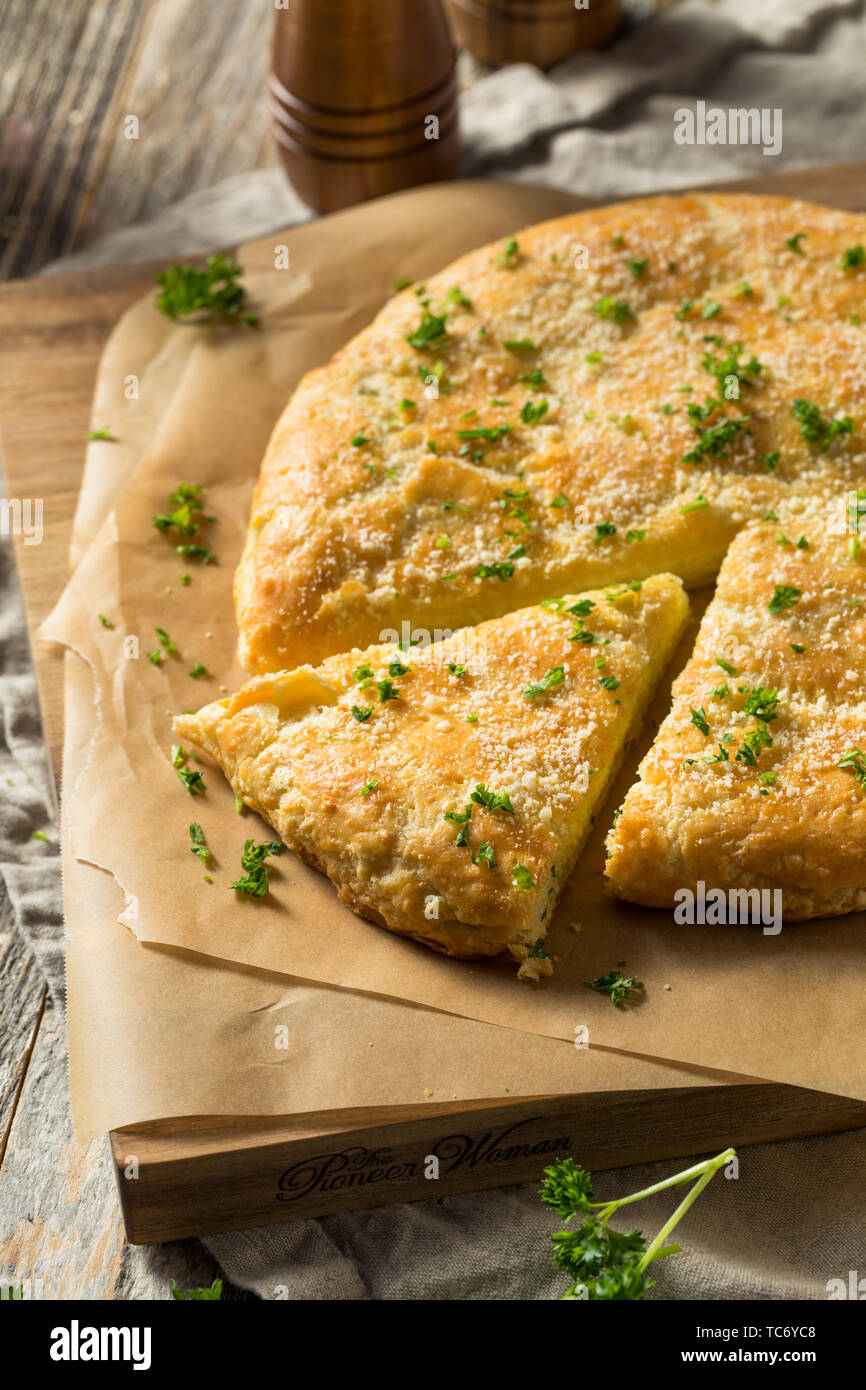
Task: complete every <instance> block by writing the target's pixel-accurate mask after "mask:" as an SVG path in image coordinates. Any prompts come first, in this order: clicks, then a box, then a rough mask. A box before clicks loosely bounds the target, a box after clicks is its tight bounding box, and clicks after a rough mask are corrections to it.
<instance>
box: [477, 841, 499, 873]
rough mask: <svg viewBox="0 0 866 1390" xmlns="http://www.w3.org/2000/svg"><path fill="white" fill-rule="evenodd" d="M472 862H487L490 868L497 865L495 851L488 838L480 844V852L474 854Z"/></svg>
mask: <svg viewBox="0 0 866 1390" xmlns="http://www.w3.org/2000/svg"><path fill="white" fill-rule="evenodd" d="M472 863H473V864H486V865H487V867H488V869H492V868H494V867H495V866H496V854H495V851H494V849H493V846H492V845H491V844H489V843H488V842H487V840H482V842H481V844H480V845H479V846H478V853H477V854H473V855H472Z"/></svg>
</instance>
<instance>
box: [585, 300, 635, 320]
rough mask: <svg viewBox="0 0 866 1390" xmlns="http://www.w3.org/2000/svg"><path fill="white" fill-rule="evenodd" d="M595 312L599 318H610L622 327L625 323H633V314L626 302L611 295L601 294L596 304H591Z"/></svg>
mask: <svg viewBox="0 0 866 1390" xmlns="http://www.w3.org/2000/svg"><path fill="white" fill-rule="evenodd" d="M593 308H594V310H595V313H596V315H597V317H598V318H600V319H612V320H613V322H614V323H618V324H619V325H620V326H621V327H623V326H624V325H625V324H627V323H634V322H635V316H634V314H633V313H632V311H631V309H630V308H629V307H628V305H627V304H625V303H624V302H623V300H621V299H614V298H613V297H612V296H611V295H609V294H606V295H603V296H602V298H601V299H600V300H599V301H598V303H597V304H595V305H593Z"/></svg>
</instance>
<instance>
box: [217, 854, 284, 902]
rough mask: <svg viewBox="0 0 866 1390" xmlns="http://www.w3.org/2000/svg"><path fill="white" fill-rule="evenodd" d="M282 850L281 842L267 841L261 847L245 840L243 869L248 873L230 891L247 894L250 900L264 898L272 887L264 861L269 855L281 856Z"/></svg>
mask: <svg viewBox="0 0 866 1390" xmlns="http://www.w3.org/2000/svg"><path fill="white" fill-rule="evenodd" d="M282 848H283V847H282V845H281V844H280V842H279V840H265V841H263V843H262V844H260V845H257V844H256V843H255V842H254V841H253V840H245V841H244V848H243V853H242V854H241V868H242V869H244V870H246V872H245V874H244V875H242V877H241V878H238V879H235V881H234V883H232V884H230V885H229V887H230V889H233V890H234V891H235V892H237V893H245V894H246V895H247V897H248V898H263V897H264V896H265V894H266V893H267V891H268V888H269V886H270V884H269V881H268V871H267V868H266V866H265V862H264V861H265V860H266V859H267V857H268V855H269V854H279V853H280V851H281V850H282Z"/></svg>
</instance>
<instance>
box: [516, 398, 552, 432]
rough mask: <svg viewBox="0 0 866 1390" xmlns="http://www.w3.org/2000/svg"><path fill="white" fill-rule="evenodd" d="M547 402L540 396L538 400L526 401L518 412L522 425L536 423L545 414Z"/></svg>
mask: <svg viewBox="0 0 866 1390" xmlns="http://www.w3.org/2000/svg"><path fill="white" fill-rule="evenodd" d="M547 411H548V404H547V401H546V400H545V399H544V398H542V399H541V400H540V401H535V402H533V401H527V402H526V404H525V406H524V407H523V409H522V410H521V412H520V418H521V420H522V421H523V423H524V425H537V424H538V422H539V420H541V419H542V418H543V416H545V415H546V414H547Z"/></svg>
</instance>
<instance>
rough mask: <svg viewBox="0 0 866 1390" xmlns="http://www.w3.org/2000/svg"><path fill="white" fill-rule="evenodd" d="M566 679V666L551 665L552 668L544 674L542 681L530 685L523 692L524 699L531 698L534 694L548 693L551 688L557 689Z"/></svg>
mask: <svg viewBox="0 0 866 1390" xmlns="http://www.w3.org/2000/svg"><path fill="white" fill-rule="evenodd" d="M564 680H565V667H564V666H551V668H550V670H549V671H548V672H547V673H546V674H545V675H543V676H542V678H541V680H540V681H536V682H535V683H534V684H532V685H528V686H527V687H526V689H525V690H524V692H523V698H524V700H529V699H531V698H532V696H534V695H546V694H547V693H548V691H549V690H553V689H555V688H556V687H557V686H560V685H562V684H563V682H564Z"/></svg>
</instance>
